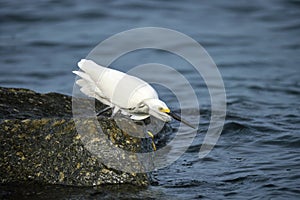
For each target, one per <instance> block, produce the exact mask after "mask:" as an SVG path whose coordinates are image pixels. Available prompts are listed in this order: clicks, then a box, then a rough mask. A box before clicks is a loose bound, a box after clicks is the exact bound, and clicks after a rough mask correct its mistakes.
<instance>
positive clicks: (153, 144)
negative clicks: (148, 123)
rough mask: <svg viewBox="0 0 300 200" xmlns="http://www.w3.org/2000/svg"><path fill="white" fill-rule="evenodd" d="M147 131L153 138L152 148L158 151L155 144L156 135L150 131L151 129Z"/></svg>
mask: <svg viewBox="0 0 300 200" xmlns="http://www.w3.org/2000/svg"><path fill="white" fill-rule="evenodd" d="M147 133H148V135H149V136H150V137H151V139H152V143H151V144H152V148H153V150H154V151H156V145H155V143H154V135H153V134H152V133H151V132H150V131H147Z"/></svg>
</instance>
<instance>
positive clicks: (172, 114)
mask: <svg viewBox="0 0 300 200" xmlns="http://www.w3.org/2000/svg"><path fill="white" fill-rule="evenodd" d="M167 114H168V115H170V116H171V117H173V118H174V119H176V120H177V121H180V122H182V123H184V124H185V125H187V126H189V127H191V128H193V129H196V128H195V126H193V125H191V124H190V123H188V122H187V121H185V120H184V119H182V118H181V117H180V116H179V115H176V114H175V113H173V112H169V113H167Z"/></svg>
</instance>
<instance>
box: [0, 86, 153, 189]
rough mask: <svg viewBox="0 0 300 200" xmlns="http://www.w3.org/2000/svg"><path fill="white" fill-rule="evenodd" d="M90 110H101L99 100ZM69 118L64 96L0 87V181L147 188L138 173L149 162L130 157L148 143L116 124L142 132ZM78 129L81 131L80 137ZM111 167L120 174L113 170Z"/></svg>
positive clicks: (144, 149)
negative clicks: (127, 185)
mask: <svg viewBox="0 0 300 200" xmlns="http://www.w3.org/2000/svg"><path fill="white" fill-rule="evenodd" d="M73 103H74V102H73ZM88 104H93V102H90V101H88V100H84V99H80V105H82V108H83V109H84V108H85V105H88ZM92 106H94V108H96V110H101V109H103V108H104V105H102V104H101V103H99V102H97V103H96V105H92ZM72 116H73V115H72V99H71V97H69V96H66V95H62V94H57V93H49V94H39V93H35V92H34V91H31V90H27V89H13V88H0V142H1V145H0V154H1V155H0V177H1V183H10V182H24V181H25V182H27V181H37V182H41V183H47V184H49V183H50V184H66V185H75V186H92V185H102V184H119V183H129V184H134V185H141V186H145V185H148V184H149V178H148V175H147V173H137V172H143V171H145V170H146V168H147V165H149V164H151V158H150V157H146V158H143V160H141V159H140V158H139V157H138V156H137V154H135V153H136V152H149V151H151V150H152V145H151V140H149V139H145V138H143V137H135V136H132V134H130V133H128V132H124V131H122V130H124V129H123V127H122V130H121V129H120V128H119V127H118V124H123V125H124V124H128V126H131V127H132V128H130V130H131V129H132V130H135V131H136V132H139V133H140V134H141V135H143V134H145V130H143V129H139V127H138V126H137V128H136V127H135V125H134V124H131V123H124V121H123V120H126V119H119V122H118V121H117V122H116V121H115V120H113V119H110V118H108V117H100V118H99V117H98V118H97V117H96V116H86V117H77V118H76V119H73V117H72ZM78 127H85V128H84V130H81V131H80V132H81V134H80V133H78ZM99 127H100V128H101V129H102V130H103V134H99V130H98V129H99ZM79 129H80V128H79ZM125 130H127V129H125ZM139 130H140V131H139ZM109 148H111V149H110V150H109V151H108V149H109ZM128 152H132V153H128ZM145 161H146V162H148V163H146V164H145ZM116 163H121V166H122V169H124V170H118V169H116V168H115V167H114V165H115V164H116Z"/></svg>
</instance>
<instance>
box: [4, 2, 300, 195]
mask: <svg viewBox="0 0 300 200" xmlns="http://www.w3.org/2000/svg"><path fill="white" fill-rule="evenodd" d="M145 26H158V27H165V28H171V29H174V30H177V31H180V32H182V33H184V34H187V35H188V36H190V37H192V38H194V39H195V40H197V41H198V42H199V43H200V44H201V45H202V46H203V47H204V48H205V49H206V50H207V51H208V53H209V54H210V55H211V57H212V58H213V60H214V61H215V63H216V64H217V66H218V68H219V70H220V73H221V74H222V77H223V80H224V83H225V87H226V95H227V106H228V108H227V117H226V122H225V127H224V130H223V132H222V135H221V137H220V139H219V141H218V144H217V145H216V147H215V148H214V150H213V151H212V152H211V153H210V154H209V155H208V156H207V157H205V158H204V159H198V157H197V155H198V150H199V148H200V145H201V141H202V139H203V134H201V133H205V132H206V130H207V127H208V122H209V121H208V120H209V116H210V102H209V96H208V93H207V90H206V88H205V84H204V83H203V81H202V80H199V77H196V76H195V73H193V72H192V71H191V70H190V68H189V67H188V66H187V63H186V62H184V61H182V60H180V59H179V58H176V59H170V55H168V54H165V53H159V52H157V51H141V52H137V53H133V54H130V55H127V57H126V56H124V57H122V58H120V59H119V60H117V61H116V62H115V63H113V67H115V68H119V69H122V68H123V67H124V69H125V68H126V69H128V68H130V67H131V66H136V65H137V64H142V63H147V62H158V63H163V64H168V65H170V66H172V67H174V68H175V69H179V70H181V72H182V73H184V75H185V76H186V77H187V78H188V79H189V81H190V82H191V84H192V85H193V86H194V87H198V88H199V93H198V94H197V95H198V98H199V100H200V101H201V102H202V103H201V117H202V118H201V122H200V128H199V131H198V133H199V134H198V135H197V137H196V139H195V140H194V142H193V144H192V146H191V147H190V148H189V149H188V151H187V152H186V153H185V154H184V155H183V156H182V157H181V158H180V159H179V160H177V161H176V162H175V163H173V164H172V165H171V166H169V167H166V168H163V169H160V170H158V171H156V172H154V173H153V176H154V179H155V181H156V182H155V183H153V185H152V186H150V187H149V188H146V189H140V190H134V189H132V188H131V189H127V187H125V186H122V185H120V186H117V187H116V188H109V189H107V190H106V189H105V191H103V190H101V189H99V188H98V189H94V188H80V189H78V188H72V187H71V188H70V187H63V186H60V187H59V186H55V187H54V186H50V187H47V188H43V187H42V188H39V187H38V188H37V187H34V189H33V188H31V187H28V188H26V187H25V188H26V191H27V193H26V191H25V192H24V191H23V193H22V192H21V195H22V194H24V195H25V196H26V194H27V196H28V198H29V197H30V198H32V197H40V198H43V197H48V198H51V197H53V198H56V197H57V198H63V199H68V198H69V199H80V198H92V199H95V198H96V199H97V198H98V199H101V198H104V199H105V198H106V199H111V198H123V199H126V198H128V199H133V198H136V199H147V198H148V199H170V198H178V199H198V198H203V199H224V198H227V199H297V198H299V197H300V186H299V185H300V157H299V155H300V131H299V130H300V88H299V87H300V56H299V55H300V37H299V35H300V2H299V1H297V0H265V1H259V0H254V1H244V0H243V1H214V0H213V1H208V0H204V1H177V0H176V1H163V0H151V1H137V0H130V1H121V0H117V1H87V2H82V1H71V0H66V1H63V2H61V1H56V0H53V1H48V0H43V1H33V0H26V1H23V2H22V3H20V1H16V0H2V1H0V45H1V49H0V55H1V59H0V85H1V86H5V87H24V88H29V89H33V90H36V91H38V92H53V91H55V92H60V93H65V94H71V93H72V88H73V84H74V78H75V76H74V75H73V74H72V73H71V71H72V70H74V69H76V68H77V67H76V63H77V62H78V61H79V60H80V59H81V58H84V57H85V56H86V55H87V54H88V53H89V52H90V51H91V50H92V49H93V48H94V47H95V46H96V45H97V44H98V43H99V42H101V41H102V40H104V39H106V38H107V37H109V36H111V35H113V34H116V33H118V32H120V31H125V30H127V29H131V28H137V27H145ZM172 42H174V44H176V41H172ZM171 57H172V56H171ZM158 76H159V74H158ZM159 94H160V96H161V97H162V98H163V99H164V100H165V101H167V102H169V104H174V105H176V102H173V101H174V100H172V99H173V98H171V97H172V96H170V94H169V93H168V92H165V91H164V90H163V89H161V90H159ZM187 120H189V119H187ZM174 125H176V124H174ZM182 142H183V143H184V142H185V141H182ZM173 148H175V149H176V148H177V147H176V146H173ZM2 189H3V188H2ZM10 190H11V189H10ZM32 190H34V191H36V190H37V191H36V192H32ZM14 192H15V193H18V192H19V193H20V191H13V190H12V192H11V193H9V194H14ZM19 193H18V195H20V194H19ZM5 194H6V195H7V193H5ZM28 194H29V195H28ZM24 195H23V196H24Z"/></svg>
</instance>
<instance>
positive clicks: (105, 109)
mask: <svg viewBox="0 0 300 200" xmlns="http://www.w3.org/2000/svg"><path fill="white" fill-rule="evenodd" d="M110 109H111V107H106V108H104V109H102V110H100V112H98V113H97V116H100V115H102V114H103V113H105V112H106V111H108V110H110Z"/></svg>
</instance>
